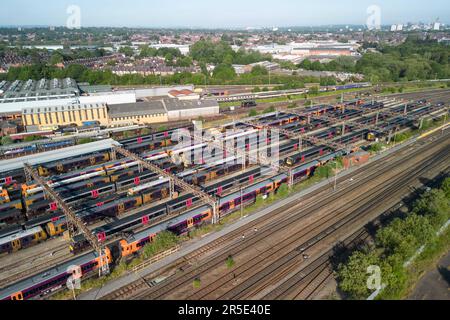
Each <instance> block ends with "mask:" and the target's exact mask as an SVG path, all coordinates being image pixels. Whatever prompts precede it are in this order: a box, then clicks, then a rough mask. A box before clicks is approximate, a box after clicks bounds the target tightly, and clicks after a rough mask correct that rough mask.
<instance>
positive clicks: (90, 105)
mask: <svg viewBox="0 0 450 320" xmlns="http://www.w3.org/2000/svg"><path fill="white" fill-rule="evenodd" d="M105 106H106V103H103V102H101V103H81V104H80V103H74V104H61V105H55V106H48V107H34V108H23V109H22V113H23V114H37V113H47V112H58V111H78V110H90V109H99V108H100V109H101V108H103V107H105Z"/></svg>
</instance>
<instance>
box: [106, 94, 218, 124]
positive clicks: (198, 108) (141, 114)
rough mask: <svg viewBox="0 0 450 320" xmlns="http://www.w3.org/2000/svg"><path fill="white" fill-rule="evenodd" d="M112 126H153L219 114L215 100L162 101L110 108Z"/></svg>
mask: <svg viewBox="0 0 450 320" xmlns="http://www.w3.org/2000/svg"><path fill="white" fill-rule="evenodd" d="M108 109H109V118H110V124H111V125H126V124H152V123H161V122H167V121H177V120H185V119H196V118H198V117H200V116H205V117H207V116H213V115H218V114H219V104H218V103H217V101H215V100H197V101H194V100H178V99H167V98H166V99H161V100H150V101H145V102H138V103H130V104H119V105H114V106H109V107H108Z"/></svg>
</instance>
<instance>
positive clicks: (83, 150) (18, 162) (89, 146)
mask: <svg viewBox="0 0 450 320" xmlns="http://www.w3.org/2000/svg"><path fill="white" fill-rule="evenodd" d="M118 145H120V143H118V142H117V141H115V140H113V139H106V140H100V141H96V142H92V143H86V144H82V145H76V146H72V147H67V148H64V150H62V151H61V149H59V150H52V151H47V152H42V153H37V154H32V155H27V156H24V157H20V158H13V159H6V160H0V172H8V171H12V170H16V169H20V168H23V164H24V163H29V164H30V165H37V164H41V163H47V162H53V161H59V160H63V159H66V158H71V157H76V156H80V155H83V154H89V153H94V152H98V151H103V150H108V149H111V148H112V147H113V146H118Z"/></svg>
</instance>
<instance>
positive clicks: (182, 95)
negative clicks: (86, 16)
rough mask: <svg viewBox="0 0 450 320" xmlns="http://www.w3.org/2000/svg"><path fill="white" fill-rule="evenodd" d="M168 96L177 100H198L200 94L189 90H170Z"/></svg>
mask: <svg viewBox="0 0 450 320" xmlns="http://www.w3.org/2000/svg"><path fill="white" fill-rule="evenodd" d="M168 96H169V97H170V98H176V99H179V100H198V99H200V95H199V94H197V93H195V92H193V91H191V90H187V89H186V90H171V91H169V94H168Z"/></svg>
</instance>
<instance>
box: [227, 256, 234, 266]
mask: <svg viewBox="0 0 450 320" xmlns="http://www.w3.org/2000/svg"><path fill="white" fill-rule="evenodd" d="M226 265H227V267H228V268H229V269H231V268H233V267H234V265H235V262H234V259H233V257H232V256H229V257H228V258H227V261H226Z"/></svg>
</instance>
